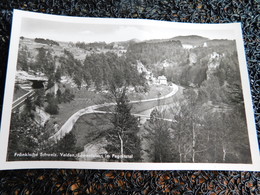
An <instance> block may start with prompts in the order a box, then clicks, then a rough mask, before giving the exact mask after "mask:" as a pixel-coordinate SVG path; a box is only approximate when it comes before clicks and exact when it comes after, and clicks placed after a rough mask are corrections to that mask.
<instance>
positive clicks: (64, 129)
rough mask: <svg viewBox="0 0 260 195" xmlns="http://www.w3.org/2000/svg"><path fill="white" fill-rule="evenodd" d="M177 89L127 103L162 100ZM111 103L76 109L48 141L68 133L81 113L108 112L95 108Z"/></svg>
mask: <svg viewBox="0 0 260 195" xmlns="http://www.w3.org/2000/svg"><path fill="white" fill-rule="evenodd" d="M177 91H178V86H177V85H173V86H172V91H171V92H170V93H168V94H167V95H165V96H161V97H158V98H151V99H145V100H134V101H130V102H129V103H130V104H133V103H142V102H150V101H158V100H163V99H167V98H170V97H172V96H173V95H174V94H175V93H176V92H177ZM113 105H116V103H114V102H111V103H104V104H96V105H93V106H88V107H86V108H83V109H81V110H79V111H77V112H76V113H74V114H73V115H72V116H71V117H70V118H69V119H68V120H67V121H66V122H65V123H64V125H63V126H62V127H61V128H60V130H59V131H57V132H56V133H55V134H54V135H53V136H51V137H50V138H49V141H54V142H56V141H58V140H60V139H61V138H63V137H64V136H65V135H66V134H67V133H69V132H70V131H71V130H72V129H73V126H74V124H75V123H76V122H77V120H78V119H79V117H81V116H82V115H85V114H91V113H108V112H105V111H98V110H97V109H99V108H102V107H107V106H113ZM134 115H136V116H138V114H134ZM139 116H140V117H148V116H141V115H139ZM165 120H171V119H165ZM171 121H172V120H171Z"/></svg>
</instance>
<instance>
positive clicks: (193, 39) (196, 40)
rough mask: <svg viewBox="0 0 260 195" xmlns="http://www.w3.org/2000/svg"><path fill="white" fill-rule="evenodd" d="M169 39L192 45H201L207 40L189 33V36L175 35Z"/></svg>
mask: <svg viewBox="0 0 260 195" xmlns="http://www.w3.org/2000/svg"><path fill="white" fill-rule="evenodd" d="M171 40H174V41H180V42H181V43H182V44H187V45H192V46H201V45H203V43H205V42H206V41H208V40H209V39H208V38H205V37H201V36H197V35H189V36H177V37H174V38H172V39H171Z"/></svg>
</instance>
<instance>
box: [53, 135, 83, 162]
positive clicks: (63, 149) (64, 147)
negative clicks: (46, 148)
mask: <svg viewBox="0 0 260 195" xmlns="http://www.w3.org/2000/svg"><path fill="white" fill-rule="evenodd" d="M76 142H77V140H76V138H75V135H74V134H73V133H72V132H69V133H67V134H66V135H65V136H64V137H63V138H61V139H60V140H59V141H58V142H57V143H56V144H54V145H53V146H52V147H51V150H53V152H55V153H69V154H72V155H73V154H76V153H78V152H79V149H78V148H77V147H76ZM58 160H76V158H75V157H73V156H72V157H70V156H69V157H62V156H60V155H58Z"/></svg>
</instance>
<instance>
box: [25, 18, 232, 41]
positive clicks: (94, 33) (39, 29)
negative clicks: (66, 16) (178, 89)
mask: <svg viewBox="0 0 260 195" xmlns="http://www.w3.org/2000/svg"><path fill="white" fill-rule="evenodd" d="M143 24H144V23H143ZM20 35H21V36H24V37H27V38H45V39H46V38H48V39H52V40H55V41H72V42H77V41H81V42H101V41H105V42H106V43H110V42H116V41H127V40H130V39H138V40H140V41H142V40H149V39H166V38H173V37H175V36H180V35H181V36H185V35H199V36H203V37H206V38H209V39H234V35H233V33H232V31H230V30H217V31H216V30H214V31H213V30H199V29H197V30H196V29H192V30H187V29H186V30H183V29H182V30H180V29H176V28H173V27H168V26H166V25H164V26H160V27H157V26H156V27H154V26H151V25H138V24H137V25H134V24H130V25H125V24H122V22H121V23H120V22H119V24H117V20H115V23H113V24H88V23H68V22H60V21H59V22H57V21H49V20H41V19H32V18H23V19H22V26H21V34H20Z"/></svg>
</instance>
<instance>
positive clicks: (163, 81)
mask: <svg viewBox="0 0 260 195" xmlns="http://www.w3.org/2000/svg"><path fill="white" fill-rule="evenodd" d="M158 83H159V85H167V78H166V77H165V76H164V75H162V76H158Z"/></svg>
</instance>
